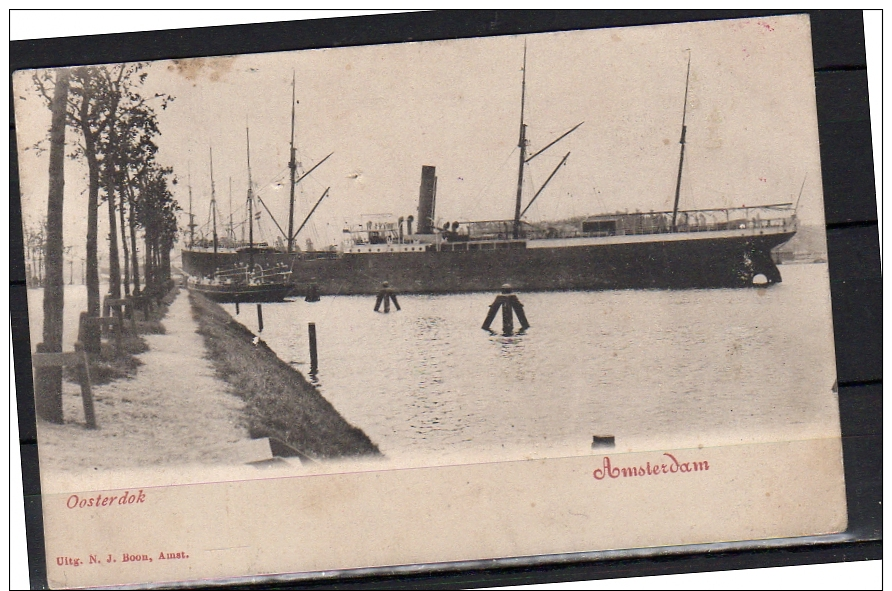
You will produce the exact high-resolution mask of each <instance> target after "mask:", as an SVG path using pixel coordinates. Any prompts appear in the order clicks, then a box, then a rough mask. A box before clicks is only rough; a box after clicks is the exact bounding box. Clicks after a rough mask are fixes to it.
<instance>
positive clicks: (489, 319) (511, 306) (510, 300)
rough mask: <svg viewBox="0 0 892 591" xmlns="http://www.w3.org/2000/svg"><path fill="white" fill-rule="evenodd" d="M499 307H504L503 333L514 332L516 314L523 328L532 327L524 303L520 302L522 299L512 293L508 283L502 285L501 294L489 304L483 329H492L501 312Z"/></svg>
mask: <svg viewBox="0 0 892 591" xmlns="http://www.w3.org/2000/svg"><path fill="white" fill-rule="evenodd" d="M499 308H501V309H502V333H503V334H506V335H510V334H512V333H513V332H514V314H517V319H518V320H519V321H520V328H521V330H526V329H528V328H529V327H530V323H529V322H528V321H527V316H526V314H525V313H524V311H523V304H521V303H520V300H518V299H517V296H516V295H514V294H513V293H511V286H510V285H508V284H507V283H506V284H505V285H503V286H502V293H501V295H497V296H496V299H495V300H494V301H493V303H492V304H490V306H489V312H487V314H486V318H485V319H484V320H483V326H482V327H481V328H482V329H483V330H490V326H492V323H493V320H495V318H496V314H498V312H499Z"/></svg>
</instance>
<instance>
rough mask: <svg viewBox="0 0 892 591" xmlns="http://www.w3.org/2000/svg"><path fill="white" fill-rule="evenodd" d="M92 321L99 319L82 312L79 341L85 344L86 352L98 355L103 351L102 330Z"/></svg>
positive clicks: (78, 334)
mask: <svg viewBox="0 0 892 591" xmlns="http://www.w3.org/2000/svg"><path fill="white" fill-rule="evenodd" d="M92 320H98V319H94V318H92V317H91V316H90V314H89V313H88V312H81V315H80V324H79V327H78V333H77V340H78V341H79V342H80V343H82V344H83V346H84V351H86V352H87V353H96V354H98V353H99V352H100V350H101V343H102V328H101V325H100V324H97V323H96V322H92Z"/></svg>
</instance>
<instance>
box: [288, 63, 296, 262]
mask: <svg viewBox="0 0 892 591" xmlns="http://www.w3.org/2000/svg"><path fill="white" fill-rule="evenodd" d="M294 92H295V78H294V72H291V160H290V161H289V162H288V168H289V169H291V200H290V204H289V208H288V236H287V238H288V252H289V253H290V252H291V251H292V250H293V247H294V185H295V179H294V177H295V174H296V173H297V155H296V154H295V150H294V105H295V95H294Z"/></svg>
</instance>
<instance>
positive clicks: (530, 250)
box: [183, 231, 795, 295]
mask: <svg viewBox="0 0 892 591" xmlns="http://www.w3.org/2000/svg"><path fill="white" fill-rule="evenodd" d="M794 233H795V232H793V231H784V232H762V233H759V232H734V231H729V232H711V233H703V234H702V235H696V234H694V235H691V234H666V235H655V236H654V235H650V236H634V237H625V236H614V237H606V238H599V239H590V240H588V241H586V240H585V239H574V238H570V239H563V240H560V239H558V240H553V241H550V240H536V241H529V242H528V245H529V246H527V247H526V248H504V249H498V248H496V244H495V243H493V245H492V246H490V245H489V244H485V243H483V244H480V243H478V245H477V246H476V248H477V249H474V248H475V245H474V244H471V245H468V246H467V247H463V246H461V245H459V244H456V245H454V246H451V248H456V250H452V251H450V250H446V249H444V250H440V251H428V252H381V253H363V254H343V255H339V256H338V257H336V258H335V257H332V258H327V259H326V258H319V259H315V258H310V257H307V256H306V255H305V254H298V255H293V254H292V255H288V254H284V253H265V254H263V255H256V254H255V256H254V262H255V263H259V264H261V265H263V266H268V265H275V264H277V263H284V264H286V265H288V266H290V267H291V269H292V271H293V280H294V282H295V283H296V284H298V285H304V286H305V285H308V284H315V285H316V286H317V287H318V290H319V293H320V294H322V295H352V294H374V293H377V291H378V290H379V289H380V288H381V283H382V282H383V281H388V282H390V285H391V287H393V288H394V289H396V290H397V291H399V292H401V293H463V292H481V291H486V292H490V291H497V290H499V289H500V288H501V286H502V285H503V284H505V283H509V284H511V285H512V286H513V287H514V289H516V290H518V291H557V290H603V289H709V288H743V287H754V286H764V285H770V284H773V283H778V282H780V281H781V275H780V272H779V270H778V268H777V266H776V264H775V263H774V261H773V260H772V258H771V250H772V249H773V248H775V247H777V246H779V245H781V244H783V243H785V242H786V241H788V240H789V239H790V238H791V237H792V236H793V234H794ZM463 248H467V250H463ZM242 258H246V255H244V254H238V253H217V254H216V255H214V254H213V253H210V252H198V251H189V250H185V251H183V265H184V269H185V270H186V271H187V272H188V273H190V274H194V275H208V274H212V273H213V271H214V270H215V269H217V268H224V267H226V266H232V265H233V264H238V263H242V262H246V261H243V260H242ZM760 276H761V277H760Z"/></svg>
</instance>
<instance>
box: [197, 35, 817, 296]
mask: <svg viewBox="0 0 892 591" xmlns="http://www.w3.org/2000/svg"><path fill="white" fill-rule="evenodd" d="M689 82H690V57H689V59H688V67H687V77H686V83H685V97H684V108H683V115H682V125H681V139H680V142H679V143H680V145H681V149H680V155H679V163H678V176H677V179H676V186H675V200H674V206H673V209H672V210H671V211H659V212H646V213H637V212H636V213H616V214H605V215H595V216H591V217H588V218H585V219H581V220H576V221H572V222H564V223H545V224H531V223H528V222H526V221H524V220H523V219H522V218H523V216H524V214H525V213H526V211H527V210H528V209H529V207H530V206H531V205H532V204H533V202H535V200H536V199H537V198H538V197H539V195H541V194H542V192H543V190H544V189H545V187H546V186H547V185H548V183H549V182H550V181H551V179H552V178H553V177H554V176H555V174H557V172H558V170H559V169H560V168H561V166H563V165H564V164H565V163H566V162H567V159H568V158H569V156H570V153H569V152H568V153H567V154H566V155H565V156H564V157H563V159H562V160H561V162H560V164H559V165H558V166H557V167H556V168H555V169H554V171H553V172H552V173H551V175H550V176H549V177H548V179H547V180H546V181H545V183H544V184H543V185H542V186H541V187H540V188H539V190H538V191H537V192H536V193H535V195H534V196H533V197H532V198H531V199H530V201H529V202H528V203H527V205H526V207H523V203H522V199H523V187H524V167H525V165H526V164H527V163H529V161H530V160H532V159H533V158H535V157H537V156H538V155H539V154H541V153H543V152H545V151H546V150H548V149H550V148H551V147H553V146H555V145H556V144H557V143H558V142H560V141H561V140H563V139H564V138H566V137H567V136H568V135H570V134H571V133H573V132H574V131H575V130H576V129H578V128H579V126H580V125H582V123H580V124H579V125H577V126H576V127H574V128H572V129H570V130H569V131H567V132H566V133H564V134H563V135H561V136H560V137H558V138H557V139H556V140H554V141H552V142H551V143H549V144H548V145H547V146H545V147H544V148H543V149H541V150H539V151H538V152H535V153H534V154H532V155H527V148H528V147H529V142H528V140H527V125H526V122H525V120H524V117H525V112H524V110H525V105H524V103H525V100H526V48H524V67H523V78H522V85H521V107H520V134H519V141H518V148H519V150H520V160H519V167H518V180H517V191H516V195H515V201H514V217H513V219H507V220H487V221H479V222H462V223H459V222H453V223H451V224H450V223H447V224H445V225H444V226H443V227H442V228H438V227H436V225H435V223H434V220H435V206H436V197H437V195H436V186H437V177H436V169H435V167H433V166H423V167H422V175H421V187H420V191H419V204H418V212H417V213H418V218H417V219H418V227H417V228H416V229H413V227H412V226H413V222H414V221H415V218H414V216H411V215H410V216H408V217H407V218H402V217H401V218H399V219H396V220H393V219H386V220H382V219H369V220H366V221H365V222H364V223H362V224H359V225H356V226H353V227H347V228H345V229H344V233H343V236H344V237H343V240H342V243H341V246H340V248H339V249H338V250H336V251H319V252H314V251H311V252H292V251H291V245H292V243H293V240H294V238H295V236H296V233H295V234H292V233H291V225H290V224H289V233H288V235H287V236H286V238H288V251H286V252H281V251H279V250H276V249H266V250H265V251H264V252H256V253H252V254H251V262H252V264H255V263H256V264H260V265H261V266H262V267H263V268H269V267H275V266H276V265H280V266H281V265H287V266H288V267H289V268H290V269H291V270H292V272H293V278H294V280H295V284H296V285H309V284H314V285H315V286H316V289H318V292H319V293H320V294H331V295H335V294H341V295H348V294H373V293H377V291H378V290H379V289H380V286H381V284H382V283H383V282H384V281H388V282H389V283H390V285H391V287H392V288H394V289H396V290H398V291H400V292H403V293H461V292H475V291H489V292H491V291H497V290H499V289H500V288H501V286H502V285H503V284H505V283H509V284H511V285H512V286H513V287H514V289H516V290H523V291H538V290H600V289H701V288H745V287H764V286H769V285H772V284H775V283H779V282H781V280H782V279H781V275H780V272H779V270H778V268H777V265H776V264H775V262H774V260H773V259H772V256H771V251H772V249H774V248H775V247H777V246H779V245H781V244H784V243H785V242H787V241H789V240H790V239H791V238H792V237H793V235H794V234H795V233H796V229H797V224H798V222H797V218H796V207H794V206H793V204H792V203H774V204H768V205H762V206H755V207H753V206H751V207H736V208H733V207H732V208H714V209H696V210H679V196H680V189H681V181H682V174H683V170H684V155H685V136H686V132H687V103H688V87H689ZM292 113H293V105H292ZM292 121H293V115H292ZM292 141H293V135H292ZM293 159H294V151H293V144H292V162H293ZM317 166H318V165H317ZM304 176H306V175H304ZM302 178H303V177H302ZM294 184H295V182H294V173H293V169H292V185H291V188H292V195H293V190H294ZM326 194H327V191H326ZM324 196H325V194H323V197H324ZM800 196H801V191H800ZM320 201H321V199H320ZM797 205H798V203H797ZM293 206H294V200H293V197H292V201H291V216H290V219H293ZM316 206H318V203H317V204H316ZM313 211H315V207H314V208H313ZM310 215H312V212H311V213H310ZM308 219H309V217H308ZM304 223H306V221H305V222H304ZM301 227H303V226H301ZM299 231H300V229H299V230H298V232H299ZM244 260H245V253H243V252H228V253H217V252H214V253H210V252H206V251H205V252H202V251H198V250H186V251H184V252H183V264H184V266H185V267H186V268H187V269H188V270H189V271H190V272H192V273H195V274H207V273H208V272H210V271H212V270H213V269H215V268H218V267H221V266H223V265H224V264H225V265H229V266H231V265H237V264H243V262H244Z"/></svg>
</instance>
